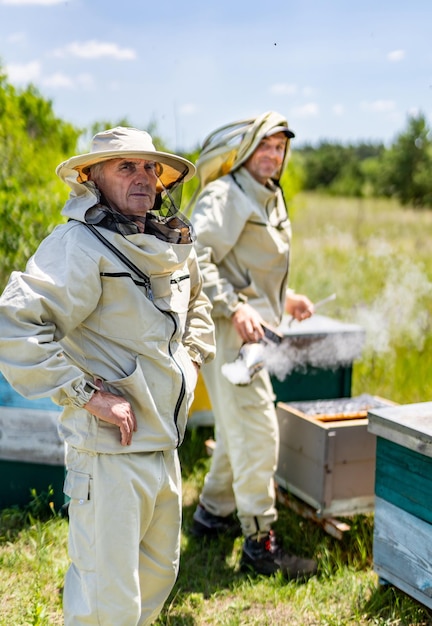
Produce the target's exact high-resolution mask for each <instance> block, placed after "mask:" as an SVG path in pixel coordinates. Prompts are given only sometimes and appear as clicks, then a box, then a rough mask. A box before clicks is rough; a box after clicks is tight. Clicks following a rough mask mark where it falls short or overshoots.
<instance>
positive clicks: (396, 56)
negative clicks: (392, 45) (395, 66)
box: [387, 50, 405, 62]
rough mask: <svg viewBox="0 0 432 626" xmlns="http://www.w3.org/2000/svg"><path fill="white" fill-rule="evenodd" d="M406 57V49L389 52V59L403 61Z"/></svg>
mask: <svg viewBox="0 0 432 626" xmlns="http://www.w3.org/2000/svg"><path fill="white" fill-rule="evenodd" d="M404 58H405V50H393V51H392V52H389V53H388V54H387V59H388V60H389V61H392V62H395V61H402V59H404Z"/></svg>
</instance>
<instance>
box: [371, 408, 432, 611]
mask: <svg viewBox="0 0 432 626" xmlns="http://www.w3.org/2000/svg"><path fill="white" fill-rule="evenodd" d="M369 431H370V432H371V433H373V434H375V435H376V437H377V450H376V474H375V494H376V497H375V522H374V540H373V561H374V570H375V571H376V573H377V574H378V575H379V576H380V578H381V580H382V581H383V582H387V583H390V584H392V585H394V586H395V587H398V588H399V589H401V590H402V591H404V592H405V593H407V594H408V595H410V596H412V597H413V598H415V599H416V600H418V601H419V602H421V603H422V604H424V605H425V606H427V607H429V608H432V402H422V403H417V404H408V405H399V406H394V407H389V408H383V409H381V408H380V409H372V410H370V411H369Z"/></svg>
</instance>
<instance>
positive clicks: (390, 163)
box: [296, 113, 432, 208]
mask: <svg viewBox="0 0 432 626" xmlns="http://www.w3.org/2000/svg"><path fill="white" fill-rule="evenodd" d="M296 156H297V158H298V159H299V161H300V170H301V172H302V175H303V185H302V186H303V189H307V190H315V191H323V192H326V193H329V194H333V195H338V196H354V197H385V198H396V199H397V200H399V202H400V203H401V204H403V205H408V204H409V205H411V206H413V207H415V208H431V207H432V175H431V174H432V141H431V131H430V128H429V127H428V124H427V121H426V118H425V116H424V115H423V114H422V113H420V114H418V115H416V116H410V117H409V118H408V120H407V125H406V128H405V129H404V130H403V131H402V132H401V133H400V134H399V135H398V136H397V137H396V139H395V141H394V143H393V144H392V145H391V146H390V147H388V148H386V147H385V146H384V145H383V144H382V143H377V144H372V143H359V144H357V145H347V146H345V145H341V144H338V143H330V142H321V143H319V144H318V145H317V146H304V147H302V148H300V149H299V150H298V151H297V152H296Z"/></svg>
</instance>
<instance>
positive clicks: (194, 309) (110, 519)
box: [0, 172, 214, 626]
mask: <svg viewBox="0 0 432 626" xmlns="http://www.w3.org/2000/svg"><path fill="white" fill-rule="evenodd" d="M72 174H73V175H75V176H76V172H75V173H72ZM81 187H82V189H83V192H84V193H83V194H81V195H79V196H74V195H73V194H72V196H71V199H70V200H69V202H68V203H67V205H66V207H65V209H64V211H63V213H64V214H65V215H66V216H67V217H69V218H73V219H71V220H70V221H68V223H66V224H63V225H60V226H58V227H57V228H56V229H55V230H54V231H53V232H52V233H51V234H50V235H49V236H48V237H47V238H46V239H45V240H44V241H43V242H42V244H41V245H40V247H39V249H38V250H37V252H36V253H35V255H34V256H33V257H32V258H31V259H30V260H29V262H28V264H27V267H26V269H25V271H24V272H14V273H13V274H12V276H11V278H10V280H9V283H8V285H7V287H6V289H5V291H4V293H3V295H2V296H1V298H0V369H1V371H2V373H3V374H4V376H5V378H6V379H7V380H8V381H9V382H10V383H11V384H12V386H13V387H14V388H15V389H16V390H17V391H18V392H19V393H21V394H22V395H24V396H26V397H28V398H37V397H44V396H49V397H51V398H52V399H53V400H54V402H56V403H57V404H59V405H61V406H63V407H64V410H63V412H62V414H61V417H60V427H59V428H60V433H61V436H62V437H63V439H64V440H65V442H66V443H67V450H68V454H67V469H68V473H67V477H66V481H65V492H66V494H67V495H68V496H70V497H71V503H70V509H69V514H70V539H69V549H70V557H71V561H72V563H71V566H70V569H69V571H68V573H67V576H66V584H65V592H64V611H65V624H66V625H73V626H78V625H81V624H103V625H104V626H105V625H107V624H115V626H135V625H138V624H139V625H140V626H142V625H144V624H150V623H151V622H152V621H153V619H154V618H155V616H157V615H158V613H159V612H160V610H161V607H162V605H163V603H164V601H165V600H166V598H167V596H168V594H169V593H170V591H171V589H172V586H173V585H174V582H175V579H176V576H177V572H178V563H179V538H180V520H181V478H180V472H179V464H178V457H177V447H178V446H179V445H180V443H181V442H182V439H183V436H184V432H185V427H186V421H187V416H188V411H189V407H190V404H191V402H192V400H193V391H194V387H195V384H196V377H197V374H196V371H195V368H194V366H193V364H192V360H194V361H197V362H198V363H201V362H205V361H207V360H209V359H211V358H212V357H213V355H214V332H213V323H212V321H211V317H210V308H211V307H210V304H209V301H208V299H207V297H206V296H205V295H204V294H203V292H202V290H201V287H202V279H201V275H200V272H199V269H198V264H197V259H196V254H195V251H194V249H193V243H188V244H173V243H167V242H166V241H162V240H161V239H159V238H157V237H155V236H152V235H146V234H141V233H139V232H138V233H136V234H130V235H125V236H124V235H122V234H120V233H118V232H114V231H112V230H107V229H106V228H101V227H98V228H99V230H100V232H102V233H103V234H104V236H105V237H106V238H107V239H108V240H109V241H110V242H111V243H112V244H114V246H116V247H117V248H118V249H120V250H121V251H122V252H123V254H124V255H126V257H128V258H129V259H130V260H131V261H132V262H133V263H134V264H135V265H137V266H138V267H139V268H140V269H141V270H142V271H143V272H144V273H145V274H146V275H147V276H149V277H150V281H151V290H150V291H148V290H146V289H145V287H144V286H143V284H142V281H140V279H139V277H138V276H136V275H135V274H134V272H133V271H131V270H130V269H129V268H128V267H126V266H125V265H124V264H123V263H122V261H121V260H119V259H118V258H117V257H116V256H115V254H114V253H113V252H111V251H110V250H108V249H107V248H106V247H105V245H104V244H103V243H101V242H100V241H99V240H98V239H97V238H96V237H95V236H94V234H93V233H92V232H91V231H90V230H88V228H87V227H86V226H84V225H83V223H82V222H83V221H84V220H85V214H86V210H87V209H88V208H89V207H91V206H92V205H96V204H97V203H98V201H99V196H98V192H97V190H95V188H94V186H93V183H87V184H86V185H85V189H84V186H81ZM96 213H97V212H96ZM93 221H94V222H97V215H96V218H95V219H94V220H93ZM95 379H100V380H101V381H102V382H103V385H104V388H105V389H106V390H108V391H111V392H112V393H114V394H118V395H122V396H124V397H125V398H126V399H127V400H128V401H129V402H130V404H131V406H132V408H133V411H134V413H135V415H136V418H137V423H138V428H137V431H136V432H135V433H134V434H133V438H132V443H131V445H130V446H121V444H120V435H119V428H118V427H117V426H114V425H112V424H109V423H107V422H105V421H101V420H99V419H98V418H96V417H94V416H93V415H92V414H90V413H89V412H87V411H86V410H85V409H84V408H82V407H83V406H84V405H85V404H86V403H87V402H88V400H89V399H90V397H91V394H92V390H91V388H89V387H88V385H86V383H88V382H90V383H92V382H93V381H94V380H95Z"/></svg>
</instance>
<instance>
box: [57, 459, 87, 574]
mask: <svg viewBox="0 0 432 626" xmlns="http://www.w3.org/2000/svg"><path fill="white" fill-rule="evenodd" d="M91 488H92V477H91V475H90V474H86V473H83V472H77V471H75V470H73V469H69V470H68V472H67V474H66V479H65V484H64V489H63V491H64V493H65V494H66V495H67V496H69V498H70V504H69V520H70V523H69V556H70V558H71V560H72V561H73V562H74V564H75V565H76V567H77V568H78V569H79V570H87V571H92V570H94V565H95V519H94V509H93V501H92V498H91Z"/></svg>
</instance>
